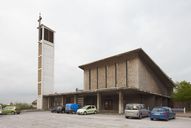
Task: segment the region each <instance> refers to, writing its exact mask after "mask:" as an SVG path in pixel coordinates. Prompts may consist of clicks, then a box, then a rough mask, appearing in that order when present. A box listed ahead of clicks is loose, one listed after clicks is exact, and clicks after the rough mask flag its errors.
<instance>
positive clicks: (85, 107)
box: [82, 106, 90, 109]
mask: <svg viewBox="0 0 191 128" xmlns="http://www.w3.org/2000/svg"><path fill="white" fill-rule="evenodd" d="M88 107H90V106H84V107H82V109H87V108H88Z"/></svg>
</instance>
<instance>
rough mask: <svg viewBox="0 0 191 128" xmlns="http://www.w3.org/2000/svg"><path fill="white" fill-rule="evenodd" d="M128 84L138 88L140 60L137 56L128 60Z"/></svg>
mask: <svg viewBox="0 0 191 128" xmlns="http://www.w3.org/2000/svg"><path fill="white" fill-rule="evenodd" d="M127 63H128V64H127V65H128V86H129V87H131V88H138V60H137V58H134V59H131V60H128V62H127Z"/></svg>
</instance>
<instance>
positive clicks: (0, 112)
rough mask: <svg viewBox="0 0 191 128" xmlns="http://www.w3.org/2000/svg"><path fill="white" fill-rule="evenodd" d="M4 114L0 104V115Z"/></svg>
mask: <svg viewBox="0 0 191 128" xmlns="http://www.w3.org/2000/svg"><path fill="white" fill-rule="evenodd" d="M1 114H2V106H1V105H0V115H1Z"/></svg>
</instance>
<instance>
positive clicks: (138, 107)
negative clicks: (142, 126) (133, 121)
mask: <svg viewBox="0 0 191 128" xmlns="http://www.w3.org/2000/svg"><path fill="white" fill-rule="evenodd" d="M147 116H149V110H147V109H145V107H144V104H126V107H125V117H126V118H129V117H135V118H139V119H141V118H143V117H147Z"/></svg>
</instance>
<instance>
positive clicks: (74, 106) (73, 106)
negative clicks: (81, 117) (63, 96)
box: [65, 103, 80, 113]
mask: <svg viewBox="0 0 191 128" xmlns="http://www.w3.org/2000/svg"><path fill="white" fill-rule="evenodd" d="M79 107H80V105H79V104H72V103H71V104H66V106H65V112H66V113H76V112H77V110H78V109H79Z"/></svg>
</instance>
